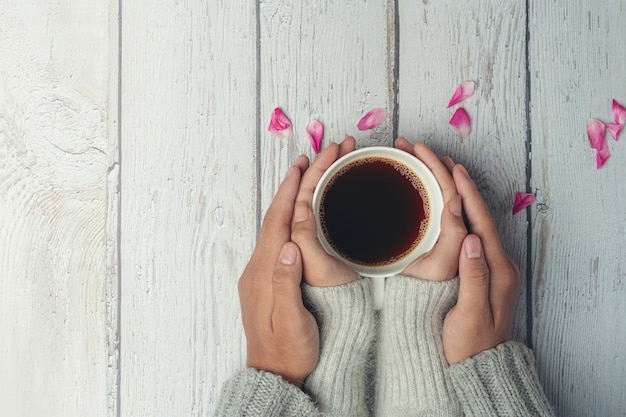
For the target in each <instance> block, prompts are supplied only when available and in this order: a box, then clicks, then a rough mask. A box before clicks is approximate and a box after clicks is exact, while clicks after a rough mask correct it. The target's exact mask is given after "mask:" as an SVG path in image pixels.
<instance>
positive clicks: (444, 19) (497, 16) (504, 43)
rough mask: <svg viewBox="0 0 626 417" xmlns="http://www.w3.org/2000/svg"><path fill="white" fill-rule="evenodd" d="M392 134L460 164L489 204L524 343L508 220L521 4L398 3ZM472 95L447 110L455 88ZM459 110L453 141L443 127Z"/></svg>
mask: <svg viewBox="0 0 626 417" xmlns="http://www.w3.org/2000/svg"><path fill="white" fill-rule="evenodd" d="M398 15H399V27H400V30H399V32H400V39H399V46H400V49H399V79H398V89H399V92H398V114H399V127H398V133H399V135H401V136H405V137H407V138H408V139H409V140H410V141H411V142H415V141H418V140H420V141H423V142H424V143H426V144H427V145H428V146H430V147H431V148H432V149H433V150H435V151H436V152H437V154H438V155H440V156H443V155H450V156H451V157H452V158H453V159H454V160H455V162H457V163H462V164H463V165H464V166H465V167H466V168H467V169H468V171H469V173H470V175H471V176H472V177H473V179H474V180H475V181H476V183H477V185H478V187H479V189H480V191H481V194H482V195H483V197H484V198H485V200H486V201H487V203H488V205H489V206H490V209H491V212H492V215H493V216H494V219H495V221H496V224H497V226H498V230H499V232H500V235H501V237H502V243H503V245H504V247H505V249H506V251H507V252H508V253H509V254H510V256H511V257H512V258H513V260H514V261H515V262H516V264H517V265H518V266H519V268H520V270H521V273H522V283H521V288H520V296H519V298H518V303H517V314H516V322H515V338H516V339H518V340H525V338H526V313H525V312H526V299H525V282H524V281H525V270H526V235H527V233H526V230H527V221H526V215H525V214H524V213H520V214H518V215H516V216H512V215H511V208H512V205H513V196H514V194H515V191H525V190H526V155H527V153H526V113H525V110H526V108H525V102H526V83H525V68H526V67H525V38H526V31H525V27H526V26H525V20H526V12H525V7H524V3H523V2H505V3H503V2H501V1H495V0H481V1H475V2H469V3H467V4H465V3H462V2H456V3H454V6H452V5H451V4H450V3H447V2H436V1H431V2H429V1H426V0H424V1H420V2H416V1H409V0H400V1H399V10H398ZM466 80H471V81H474V82H475V83H476V90H475V92H474V95H473V96H472V97H470V98H469V99H467V100H466V101H464V102H462V103H460V104H458V105H456V106H454V107H453V108H451V109H447V108H446V106H447V104H448V101H449V100H450V97H451V96H452V93H453V92H454V89H455V88H456V86H457V85H458V84H459V83H460V82H462V81H466ZM459 107H463V108H465V109H466V110H467V112H468V114H469V116H470V119H471V122H472V131H471V134H470V135H469V137H467V138H466V139H465V140H462V139H460V138H459V137H458V136H457V135H456V134H455V133H454V131H453V130H452V129H451V127H450V126H449V124H448V122H449V120H450V118H451V117H452V115H453V113H454V111H455V110H456V109H457V108H459Z"/></svg>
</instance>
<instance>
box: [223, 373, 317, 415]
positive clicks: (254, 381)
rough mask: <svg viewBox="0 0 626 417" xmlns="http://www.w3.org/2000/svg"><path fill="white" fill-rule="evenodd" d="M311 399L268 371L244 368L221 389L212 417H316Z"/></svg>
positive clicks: (315, 410)
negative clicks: (213, 416)
mask: <svg viewBox="0 0 626 417" xmlns="http://www.w3.org/2000/svg"><path fill="white" fill-rule="evenodd" d="M317 415H318V411H317V409H316V407H315V405H314V404H313V402H312V401H311V399H310V398H309V397H308V396H307V395H306V394H305V393H304V392H302V391H301V390H300V389H298V388H296V387H295V386H294V385H292V384H290V383H289V382H287V381H285V380H284V379H282V378H281V377H280V376H278V375H274V374H271V373H269V372H263V371H258V370H256V369H253V368H246V369H244V370H242V371H239V372H238V373H237V374H235V376H233V377H232V378H231V379H229V380H228V381H227V382H226V383H225V384H224V386H223V387H222V393H221V395H220V398H219V400H218V403H217V410H216V412H215V416H216V417H235V416H259V417H260V416H264V417H265V416H267V417H291V416H317Z"/></svg>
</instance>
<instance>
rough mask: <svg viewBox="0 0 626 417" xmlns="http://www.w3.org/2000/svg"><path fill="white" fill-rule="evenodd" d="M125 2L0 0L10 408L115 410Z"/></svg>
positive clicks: (2, 291)
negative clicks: (120, 33)
mask: <svg viewBox="0 0 626 417" xmlns="http://www.w3.org/2000/svg"><path fill="white" fill-rule="evenodd" d="M116 8H117V2H109V1H97V0H85V1H80V2H68V1H57V2H43V3H42V2H38V1H32V0H9V1H4V2H2V4H0V33H1V35H0V236H2V238H1V239H0V335H2V336H1V337H0V375H1V376H0V404H1V405H0V414H1V415H4V416H36V415H42V416H43V415H45V416H69V417H71V416H86V415H89V416H115V415H116V414H117V409H116V404H117V386H116V381H117V350H116V348H117V282H118V281H117V277H116V270H115V265H113V264H111V262H112V261H114V253H115V247H116V245H117V243H116V238H117V234H116V233H113V234H111V233H110V232H111V230H114V229H115V228H116V226H115V224H114V220H113V221H112V219H111V216H110V214H111V213H113V212H114V210H111V209H110V206H111V205H110V202H111V201H115V199H116V196H115V188H112V189H110V188H108V187H109V186H111V185H114V184H115V176H114V171H115V169H114V168H115V158H116V146H117V130H116V128H115V123H116V118H117V111H116V105H117V98H116V97H117V96H116V91H117V83H116V73H115V71H116V69H117V27H116V25H115V22H116V19H115V16H116V15H117V9H116ZM109 171H111V172H113V175H111V174H109ZM113 206H114V204H113Z"/></svg>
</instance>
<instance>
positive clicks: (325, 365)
mask: <svg viewBox="0 0 626 417" xmlns="http://www.w3.org/2000/svg"><path fill="white" fill-rule="evenodd" d="M303 293H304V295H305V298H306V300H307V301H308V303H309V304H310V308H311V310H312V312H313V314H314V315H315V317H316V319H317V321H318V325H319V328H320V360H319V363H318V365H317V367H316V368H315V370H314V371H313V373H311V375H309V377H308V378H307V379H306V380H305V382H304V389H305V391H307V392H308V393H309V395H311V397H312V398H313V400H314V401H315V402H316V404H317V406H318V407H319V410H320V411H321V412H323V413H324V415H325V416H355V417H356V416H367V415H369V406H368V404H367V400H368V399H369V398H371V396H369V395H367V390H368V385H369V384H368V374H369V372H370V368H371V367H372V361H371V358H372V353H373V352H372V348H373V343H374V337H375V334H376V320H375V313H374V307H373V301H372V295H371V294H372V290H371V281H370V280H369V279H362V280H358V281H355V282H353V283H350V284H345V285H340V286H337V287H329V288H317V287H311V286H308V285H305V286H304V288H303Z"/></svg>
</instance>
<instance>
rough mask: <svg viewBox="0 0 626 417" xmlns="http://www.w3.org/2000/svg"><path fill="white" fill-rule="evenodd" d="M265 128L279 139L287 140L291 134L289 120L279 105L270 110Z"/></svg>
mask: <svg viewBox="0 0 626 417" xmlns="http://www.w3.org/2000/svg"><path fill="white" fill-rule="evenodd" d="M267 130H268V132H270V133H271V134H272V135H274V136H276V137H277V138H278V139H281V140H287V139H289V137H290V136H291V131H292V127H291V121H290V120H289V118H288V117H287V115H285V113H283V111H282V110H281V109H280V108H279V107H276V108H275V109H274V111H273V112H272V118H271V119H270V125H269V126H268V128H267Z"/></svg>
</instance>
